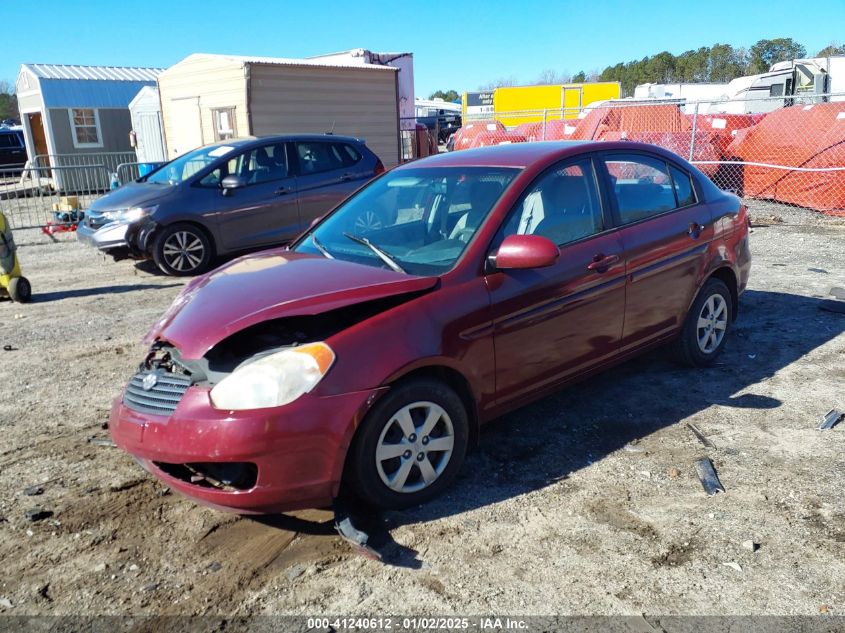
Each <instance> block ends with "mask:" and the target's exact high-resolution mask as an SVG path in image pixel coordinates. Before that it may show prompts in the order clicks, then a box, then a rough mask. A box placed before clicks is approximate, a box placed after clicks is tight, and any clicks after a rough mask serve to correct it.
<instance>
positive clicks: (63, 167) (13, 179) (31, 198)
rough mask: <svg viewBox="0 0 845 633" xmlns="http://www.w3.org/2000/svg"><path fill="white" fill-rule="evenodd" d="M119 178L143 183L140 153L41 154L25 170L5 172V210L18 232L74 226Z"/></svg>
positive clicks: (0, 205) (1, 182) (1, 200)
mask: <svg viewBox="0 0 845 633" xmlns="http://www.w3.org/2000/svg"><path fill="white" fill-rule="evenodd" d="M114 174H117V176H118V183H119V184H123V183H126V182H129V181H130V180H134V179H136V178H138V163H137V158H136V156H135V153H134V152H105V153H92V154H49V155H47V154H41V155H38V156H35V157H33V158H32V159H31V160H30V161H29V162H28V163H27V164H26V166H25V167H24V168H23V169H21V168H17V169H0V210H2V211H3V213H5V214H6V217H7V218H8V220H9V223H10V224H11V227H12V228H13V229H30V228H40V227H48V228H52V230H60V228H62V227H72V226H74V225H75V224H76V223H77V222H78V221H79V218H80V216H81V213H82V212H84V210H85V209H87V208H88V207H89V206H90V204H91V202H93V201H94V200H95V199H97V198H98V197H100V196H101V195H103V194H104V193H105V192H107V191H108V190H109V189H110V188H111V185H112V179H113V175H114Z"/></svg>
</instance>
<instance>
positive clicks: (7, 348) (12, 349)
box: [3, 345, 18, 352]
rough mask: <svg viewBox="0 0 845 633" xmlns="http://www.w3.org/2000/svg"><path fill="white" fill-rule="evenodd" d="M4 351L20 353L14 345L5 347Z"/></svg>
mask: <svg viewBox="0 0 845 633" xmlns="http://www.w3.org/2000/svg"><path fill="white" fill-rule="evenodd" d="M3 351H4V352H16V351H18V348H17V347H14V346H12V345H4V346H3Z"/></svg>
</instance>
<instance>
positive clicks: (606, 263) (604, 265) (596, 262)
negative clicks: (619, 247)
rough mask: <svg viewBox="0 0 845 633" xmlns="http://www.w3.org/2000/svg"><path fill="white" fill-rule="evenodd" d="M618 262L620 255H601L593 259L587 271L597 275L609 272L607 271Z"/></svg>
mask: <svg viewBox="0 0 845 633" xmlns="http://www.w3.org/2000/svg"><path fill="white" fill-rule="evenodd" d="M618 261H619V255H603V254H601V253H599V254H598V255H596V256H595V257H593V261H592V262H590V263H589V264H588V265H587V269H588V270H592V271H595V272H597V273H603V272H607V269H608V268H610V267H611V266H613V264H615V263H616V262H618Z"/></svg>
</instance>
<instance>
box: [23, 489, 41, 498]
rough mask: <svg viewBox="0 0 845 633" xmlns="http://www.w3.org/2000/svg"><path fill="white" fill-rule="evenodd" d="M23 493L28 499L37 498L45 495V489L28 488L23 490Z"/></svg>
mask: <svg viewBox="0 0 845 633" xmlns="http://www.w3.org/2000/svg"><path fill="white" fill-rule="evenodd" d="M23 493H24V494H25V495H26V496H27V497H37V496H38V495H43V494H44V488H42V487H41V486H29V487H28V488H24V489H23Z"/></svg>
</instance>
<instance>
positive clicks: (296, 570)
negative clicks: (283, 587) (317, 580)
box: [286, 565, 305, 581]
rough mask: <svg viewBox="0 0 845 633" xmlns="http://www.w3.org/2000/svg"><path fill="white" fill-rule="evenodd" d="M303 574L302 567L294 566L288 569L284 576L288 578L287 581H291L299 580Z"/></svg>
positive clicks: (303, 569)
mask: <svg viewBox="0 0 845 633" xmlns="http://www.w3.org/2000/svg"><path fill="white" fill-rule="evenodd" d="M304 573H305V568H304V567H303V566H302V565H294V566H293V567H291V568H290V569H288V571H287V574H286V576H287V577H288V580H291V581H293V580H296V579H297V578H299V577H300V576H301V575H302V574H304Z"/></svg>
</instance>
